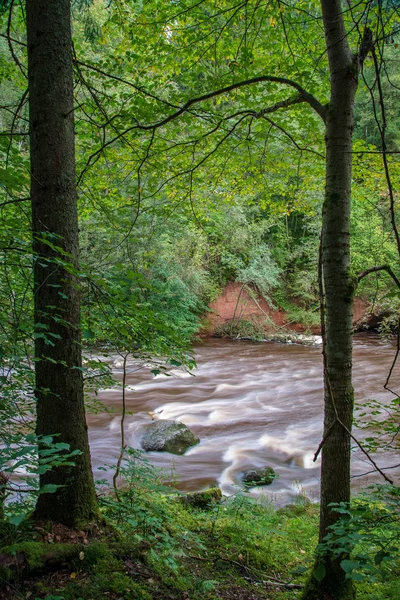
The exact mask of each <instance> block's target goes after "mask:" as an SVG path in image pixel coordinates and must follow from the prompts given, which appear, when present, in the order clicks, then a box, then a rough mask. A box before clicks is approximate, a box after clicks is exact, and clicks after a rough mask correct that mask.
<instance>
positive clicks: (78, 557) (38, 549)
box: [0, 542, 110, 579]
mask: <svg viewBox="0 0 400 600" xmlns="http://www.w3.org/2000/svg"><path fill="white" fill-rule="evenodd" d="M108 556H110V551H109V550H108V548H107V545H106V544H105V543H93V544H90V545H89V546H84V545H81V544H47V543H43V542H22V543H19V544H14V545H12V546H7V547H5V548H3V549H2V551H1V553H0V572H1V573H2V574H3V577H4V573H5V570H7V572H8V576H9V577H10V576H11V578H12V577H13V576H12V573H13V571H19V570H20V569H24V570H25V571H27V572H29V573H30V572H34V571H44V570H47V569H48V568H55V567H57V566H59V565H61V564H63V563H68V564H71V563H72V564H75V565H76V566H80V565H91V564H95V563H96V562H97V561H98V560H100V559H103V560H104V559H107V557H108ZM9 577H7V579H8V578H9ZM4 578H6V577H4Z"/></svg>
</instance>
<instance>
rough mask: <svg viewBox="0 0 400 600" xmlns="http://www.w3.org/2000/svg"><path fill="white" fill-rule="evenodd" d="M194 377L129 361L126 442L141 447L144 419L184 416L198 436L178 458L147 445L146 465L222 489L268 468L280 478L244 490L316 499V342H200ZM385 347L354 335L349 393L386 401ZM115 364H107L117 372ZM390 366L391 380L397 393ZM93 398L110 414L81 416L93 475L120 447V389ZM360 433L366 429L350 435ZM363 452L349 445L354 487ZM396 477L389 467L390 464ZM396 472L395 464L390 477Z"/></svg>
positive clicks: (319, 408)
mask: <svg viewBox="0 0 400 600" xmlns="http://www.w3.org/2000/svg"><path fill="white" fill-rule="evenodd" d="M195 352H196V360H197V365H198V367H197V369H196V370H195V371H194V375H190V374H188V373H185V372H182V371H180V370H178V369H177V370H174V371H172V376H171V377H166V376H165V375H158V376H157V377H153V376H152V375H151V373H149V370H148V369H147V370H146V369H139V370H138V368H137V364H135V363H133V362H131V363H129V365H128V377H127V384H128V387H127V410H128V411H129V412H131V413H132V414H131V415H129V416H127V417H126V421H125V431H126V443H127V444H128V445H130V446H132V447H134V448H139V447H140V435H141V429H142V427H143V424H145V423H150V422H151V420H152V418H160V419H176V420H178V421H182V422H183V423H185V424H186V425H188V426H189V427H190V429H192V431H193V432H194V433H195V434H197V435H198V436H199V437H200V439H201V442H200V444H198V445H197V446H194V447H193V448H191V449H189V450H188V451H187V452H186V454H185V455H183V456H173V455H171V454H168V453H164V452H162V453H157V452H150V453H148V457H149V458H150V460H151V462H152V463H153V464H155V465H157V466H159V467H164V468H166V469H168V471H169V472H170V473H171V475H169V477H170V478H171V479H177V480H178V481H179V486H178V487H180V489H182V490H198V489H201V488H204V487H207V486H209V485H212V484H218V485H219V486H220V487H221V489H222V492H223V493H224V494H227V495H229V494H232V493H234V492H235V491H236V490H237V489H238V488H237V483H238V477H239V476H240V473H241V472H243V471H244V470H246V469H249V468H251V467H261V466H265V465H269V466H271V467H273V468H274V469H275V470H276V472H277V473H278V475H279V478H278V479H276V480H275V481H274V482H273V483H272V485H270V486H268V487H263V488H257V489H254V490H252V493H253V494H257V495H259V494H263V495H266V496H267V497H268V498H269V499H270V500H271V501H273V502H274V503H276V504H284V503H287V502H291V501H293V500H294V499H295V497H296V496H297V495H298V494H299V493H301V494H303V493H305V494H306V495H307V496H308V497H309V498H311V499H315V500H316V499H317V498H318V488H319V469H320V461H319V460H317V462H314V461H313V457H314V454H315V452H316V450H317V448H318V445H319V443H320V441H321V431H322V421H323V393H322V357H321V348H320V347H305V346H297V345H294V344H277V343H268V342H259V343H255V342H248V341H231V340H217V339H208V340H206V341H204V342H203V343H202V344H201V345H198V346H197V347H196V348H195ZM394 353H395V349H394V348H393V346H392V345H390V344H387V343H384V342H381V341H380V340H379V338H378V337H375V336H373V335H371V334H359V335H356V336H355V339H354V386H355V391H356V399H357V400H358V401H362V400H363V399H368V398H376V399H379V400H382V401H384V402H389V401H390V400H391V399H392V398H393V395H391V394H390V393H389V392H386V391H385V390H384V389H383V385H384V383H385V380H386V376H387V373H388V371H389V369H390V365H391V363H392V360H393V357H394ZM121 363H122V361H121V359H120V358H119V357H116V358H115V360H114V370H115V372H116V374H117V377H118V378H119V379H122V364H121ZM396 371H398V369H397V368H395V370H394V374H393V379H392V386H393V387H394V388H395V389H396V390H397V391H399V390H400V374H397V373H396ZM99 396H100V400H102V401H103V402H104V404H105V405H106V406H108V407H111V408H113V409H116V410H117V411H118V412H116V413H114V414H106V413H101V414H97V415H89V416H88V423H89V434H90V443H91V452H92V461H93V467H94V469H95V476H96V477H97V476H98V477H99V478H102V477H104V473H103V472H99V473H98V472H97V469H98V468H99V467H100V466H102V465H103V464H115V463H116V461H117V459H118V455H119V449H120V445H121V442H120V410H121V408H120V407H121V389H108V390H102V391H101V392H100V394H99ZM355 433H356V435H357V437H359V439H362V438H363V436H365V435H370V434H364V433H363V432H355ZM374 458H375V459H376V460H377V461H378V463H379V466H386V467H387V466H389V465H395V464H396V463H397V462H400V461H398V458H396V454H395V452H394V451H392V450H391V451H385V452H384V453H383V452H382V453H381V454H380V455H379V454H378V455H374ZM371 470H373V466H372V465H371V464H370V463H369V462H368V460H367V459H366V457H365V456H364V455H363V454H362V453H361V452H360V451H356V452H354V455H353V461H352V472H353V476H354V479H353V482H354V484H355V485H358V486H360V485H363V486H364V485H365V484H366V483H368V482H371V481H375V480H376V479H377V478H376V474H373V473H372V474H371V473H370V474H368V475H364V476H363V477H360V476H361V475H363V474H364V473H368V472H370V471H371ZM388 473H390V474H391V476H392V477H393V476H396V470H394V471H388ZM399 473H400V471H399V469H397V475H399Z"/></svg>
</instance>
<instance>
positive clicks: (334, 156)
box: [304, 0, 359, 600]
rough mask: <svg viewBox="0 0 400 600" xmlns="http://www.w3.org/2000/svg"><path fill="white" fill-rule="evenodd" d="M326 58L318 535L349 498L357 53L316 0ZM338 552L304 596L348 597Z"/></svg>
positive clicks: (334, 13) (338, 9)
mask: <svg viewBox="0 0 400 600" xmlns="http://www.w3.org/2000/svg"><path fill="white" fill-rule="evenodd" d="M321 7H322V15H323V22H324V30H325V39H326V47H327V53H328V59H329V68H330V82H331V96H330V101H329V106H328V111H327V118H326V187H325V199H324V204H323V212H322V249H321V252H322V254H321V255H322V266H323V282H324V291H325V324H324V326H325V336H324V338H325V339H324V396H325V411H324V444H323V447H322V462H321V513H320V529H319V540H320V542H322V541H323V539H324V537H325V536H326V534H327V533H328V532H329V527H330V525H332V524H333V523H334V522H335V521H336V520H337V519H338V517H339V515H338V513H336V512H334V511H332V508H331V507H330V506H329V504H330V503H339V502H350V451H351V438H350V432H351V427H352V419H353V404H354V393H353V386H352V312H353V295H354V290H355V286H356V282H355V281H354V279H353V278H352V276H351V272H350V205H351V170H352V134H353V119H354V99H355V93H356V90H357V78H358V71H359V66H358V57H357V56H355V55H353V54H352V52H351V51H350V48H349V45H348V41H347V32H346V30H345V27H344V22H343V16H342V6H341V2H340V1H339V0H321ZM343 558H345V557H344V556H342V557H340V558H336V559H333V558H332V557H331V556H330V555H329V554H326V555H325V556H322V557H320V558H319V559H318V560H319V562H322V563H323V564H324V566H325V569H326V573H325V576H324V578H323V579H322V580H321V581H320V582H317V581H316V580H314V581H313V582H312V585H311V586H310V587H309V589H307V591H306V594H305V596H304V597H305V598H307V599H311V598H315V599H317V598H318V599H320V598H326V599H327V600H328V599H346V600H347V599H350V598H354V590H353V584H352V581H351V580H348V579H346V577H345V572H344V571H343V569H342V568H341V566H340V562H341V560H342V559H343Z"/></svg>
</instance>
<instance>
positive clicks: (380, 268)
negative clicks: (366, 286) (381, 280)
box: [357, 265, 400, 289]
mask: <svg viewBox="0 0 400 600" xmlns="http://www.w3.org/2000/svg"><path fill="white" fill-rule="evenodd" d="M378 271H386V272H387V273H388V274H389V275H390V277H391V278H392V279H393V281H394V282H395V284H396V285H397V287H398V288H399V289H400V280H399V279H398V278H397V277H396V275H395V274H394V273H393V271H392V269H391V267H390V265H380V266H376V267H370V268H369V269H365V271H362V272H361V273H359V275H358V278H357V279H358V283H360V281H361V280H362V279H363V278H364V277H366V276H367V275H370V273H377V272H378Z"/></svg>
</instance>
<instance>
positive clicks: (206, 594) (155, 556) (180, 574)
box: [0, 488, 400, 600]
mask: <svg viewBox="0 0 400 600" xmlns="http://www.w3.org/2000/svg"><path fill="white" fill-rule="evenodd" d="M102 511H103V514H104V521H103V522H101V523H98V524H96V525H92V527H89V528H87V529H86V530H84V531H72V530H68V529H66V528H60V527H58V528H57V527H55V526H51V525H48V524H47V525H46V524H41V525H40V526H39V527H38V526H37V525H36V526H34V525H29V523H27V524H26V525H25V528H24V529H22V530H19V531H18V533H16V531H14V532H12V531H11V530H10V529H7V528H5V529H4V530H3V547H2V549H1V552H0V570H1V573H0V577H1V580H0V598H2V599H4V600H5V599H7V600H16V599H17V598H30V599H31V600H36V599H40V600H42V599H46V600H56V599H57V600H79V599H82V600H100V599H102V600H103V599H105V598H108V599H109V600H151V599H159V600H216V599H224V600H233V599H235V600H255V599H265V600H267V599H269V600H289V599H290V600H293V599H296V598H300V597H301V587H302V586H303V584H304V582H305V578H306V577H307V572H308V571H309V569H310V567H311V565H312V562H313V553H314V550H315V546H316V541H317V540H316V533H317V528H318V507H317V506H316V505H313V504H310V503H308V502H306V501H301V502H300V503H299V504H297V505H293V506H288V507H286V508H284V509H280V510H275V509H274V508H273V507H272V506H271V505H270V504H269V503H268V502H267V501H265V502H264V503H263V502H262V503H255V502H253V501H252V500H251V499H250V498H249V497H248V495H247V494H239V495H238V496H236V497H234V498H230V499H224V500H223V501H222V502H221V503H214V504H211V505H210V506H209V507H208V508H207V509H204V508H196V507H193V506H191V505H190V504H189V505H188V504H185V503H182V502H178V501H177V499H176V498H175V497H174V496H173V495H171V494H165V493H161V492H156V491H155V490H153V491H152V493H151V494H149V493H148V490H147V491H146V490H142V491H140V490H138V488H135V489H134V490H132V489H131V490H130V491H128V492H127V493H125V494H123V495H122V496H121V498H120V502H117V501H116V500H115V499H112V497H108V498H105V499H104V500H103V508H102ZM13 536H14V539H13ZM399 573H400V569H399V571H398V573H396V572H395V569H394V570H393V569H392V573H391V574H390V578H389V580H388V581H387V582H386V583H381V582H379V583H378V582H377V583H373V582H371V581H369V582H368V581H367V582H361V583H360V584H358V595H357V597H358V598H359V599H362V600H397V599H398V598H399V597H400V583H399V582H398V581H397V579H398V578H397V577H396V575H398V574H399Z"/></svg>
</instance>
